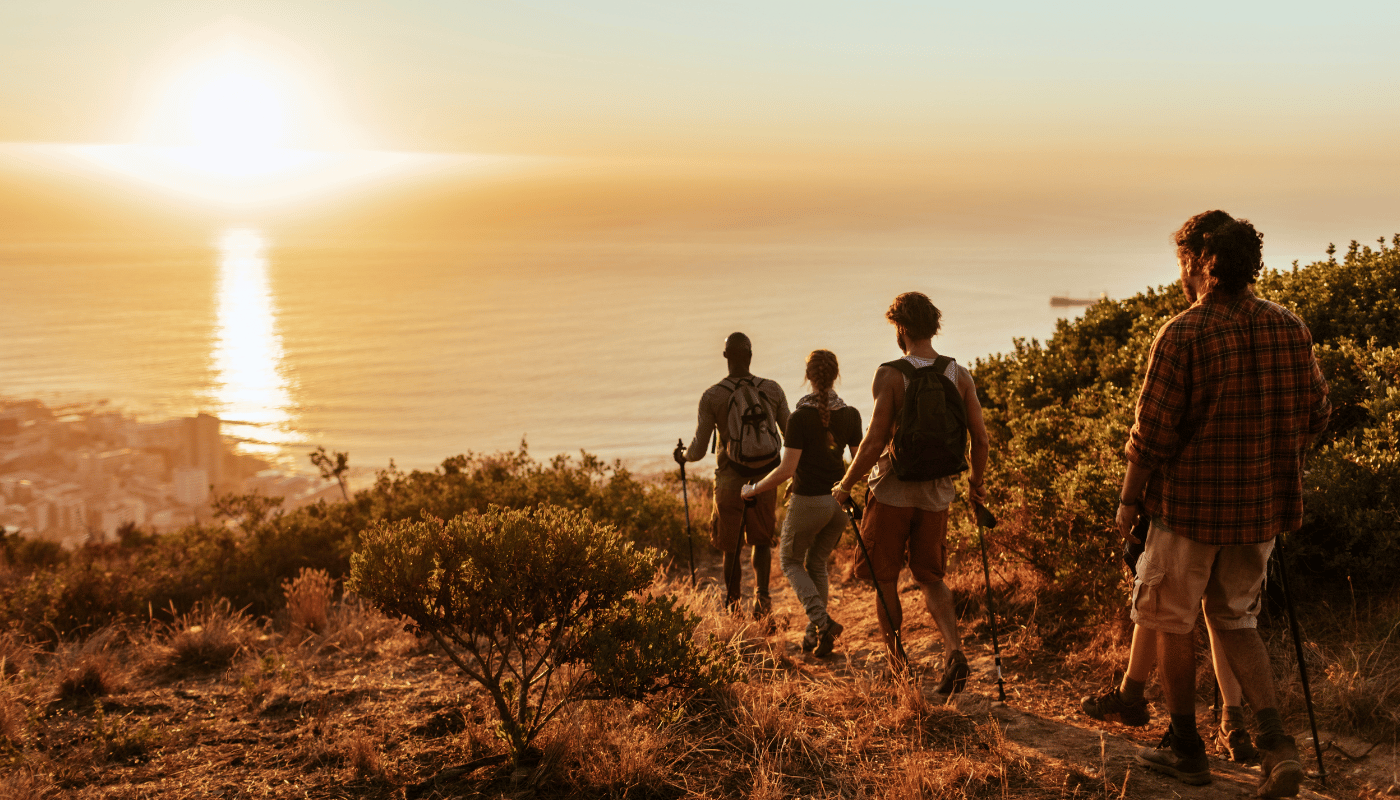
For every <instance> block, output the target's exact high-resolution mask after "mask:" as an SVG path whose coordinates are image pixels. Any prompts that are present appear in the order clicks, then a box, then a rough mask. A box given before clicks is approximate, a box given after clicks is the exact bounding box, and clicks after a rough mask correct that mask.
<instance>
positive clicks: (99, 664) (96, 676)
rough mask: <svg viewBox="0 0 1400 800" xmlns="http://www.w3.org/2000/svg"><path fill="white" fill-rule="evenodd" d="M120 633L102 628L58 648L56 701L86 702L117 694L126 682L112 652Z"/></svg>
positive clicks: (124, 671)
mask: <svg viewBox="0 0 1400 800" xmlns="http://www.w3.org/2000/svg"><path fill="white" fill-rule="evenodd" d="M120 638H121V632H120V631H118V630H117V629H116V628H104V629H103V630H100V631H98V632H97V633H96V634H94V635H92V636H90V637H88V638H87V639H86V640H85V641H83V642H81V643H77V644H67V645H63V646H61V647H60V649H59V651H58V652H57V653H56V654H55V663H56V664H57V665H58V670H57V671H58V674H59V678H58V687H57V689H58V699H59V700H60V701H72V702H87V701H91V700H94V699H96V698H99V697H106V696H107V695H109V694H113V693H114V692H117V691H119V690H120V689H121V688H122V687H123V685H124V684H125V682H126V668H125V666H124V664H123V663H122V661H121V660H119V659H118V657H117V656H116V655H115V653H114V652H113V650H114V648H115V647H116V646H117V645H118V644H119V640H120Z"/></svg>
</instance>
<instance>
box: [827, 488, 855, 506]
mask: <svg viewBox="0 0 1400 800" xmlns="http://www.w3.org/2000/svg"><path fill="white" fill-rule="evenodd" d="M831 496H832V497H834V498H836V504H837V505H839V506H845V505H846V503H848V502H850V500H851V493H850V492H848V491H846V490H845V489H842V488H841V484H840V483H836V484H834V485H832V487H831Z"/></svg>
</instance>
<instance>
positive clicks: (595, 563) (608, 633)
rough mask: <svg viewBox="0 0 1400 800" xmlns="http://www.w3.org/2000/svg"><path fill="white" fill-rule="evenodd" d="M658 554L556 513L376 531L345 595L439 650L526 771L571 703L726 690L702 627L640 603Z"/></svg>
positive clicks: (665, 607) (427, 521)
mask: <svg viewBox="0 0 1400 800" xmlns="http://www.w3.org/2000/svg"><path fill="white" fill-rule="evenodd" d="M656 559H657V554H656V553H655V552H654V551H642V550H638V549H637V548H635V547H633V545H632V544H631V543H630V542H628V541H627V540H626V539H625V538H624V537H623V536H622V535H621V534H620V533H619V532H618V531H617V530H616V529H615V528H613V527H612V526H611V525H607V524H602V523H600V522H596V521H594V520H593V519H591V518H590V517H589V516H588V515H586V514H583V513H580V512H577V511H571V510H569V509H566V508H560V507H558V506H551V505H541V506H539V507H538V508H536V509H529V510H518V509H506V508H500V507H495V506H492V507H490V508H488V509H487V510H486V511H485V513H482V514H462V515H459V516H457V517H454V518H453V519H452V520H450V521H448V522H443V521H442V520H440V519H437V518H433V517H427V516H425V518H424V519H422V520H419V521H410V520H400V521H397V522H385V521H379V522H376V523H375V524H374V525H373V526H371V527H370V528H369V529H368V530H366V531H365V532H364V534H363V536H362V537H361V545H360V550H359V551H358V552H356V553H355V555H354V557H353V558H352V561H351V563H352V566H351V575H350V580H349V583H348V585H347V587H346V588H347V589H348V590H349V591H352V592H354V593H356V594H358V595H360V596H361V597H364V598H365V599H367V600H369V601H371V602H373V603H375V604H377V605H378V606H380V607H381V608H382V609H383V610H384V611H385V612H386V613H389V614H393V615H398V616H403V617H406V618H408V619H410V620H412V621H413V623H414V624H415V625H416V626H417V627H418V628H419V629H420V630H421V631H422V632H423V633H426V634H427V635H429V636H431V637H432V638H433V639H434V640H435V641H436V642H437V643H438V645H439V646H441V647H442V649H443V651H444V652H445V653H446V654H447V655H448V656H449V658H451V659H452V661H453V663H454V664H455V665H456V666H457V667H458V669H460V670H461V672H462V673H463V675H465V676H466V677H467V678H468V679H470V680H472V681H475V682H477V683H479V684H481V685H482V686H483V687H485V689H486V690H487V692H488V693H489V694H490V696H491V699H492V701H493V704H494V706H495V708H496V713H497V715H498V716H499V718H500V721H501V728H500V735H501V737H502V738H503V739H504V740H505V741H506V742H507V743H508V744H509V746H510V748H511V751H512V753H513V754H514V755H515V757H516V758H517V759H518V758H519V756H520V755H521V754H522V753H524V752H525V750H526V749H527V748H528V747H529V746H530V743H531V742H532V741H533V740H534V738H535V736H536V735H537V734H538V733H539V731H540V730H541V729H542V728H543V727H544V725H546V724H547V723H548V722H549V721H550V720H551V719H553V718H554V716H555V715H556V714H557V713H558V712H559V711H560V709H562V708H563V707H564V706H566V705H568V704H569V703H572V702H576V701H579V700H584V699H596V698H604V697H612V696H634V697H635V696H641V695H643V694H646V693H649V692H652V691H656V690H658V689H660V688H663V687H666V686H672V685H677V686H704V685H710V684H712V683H715V682H718V681H721V680H724V679H725V678H726V677H727V675H728V674H729V673H728V670H727V669H726V662H725V661H724V659H723V658H721V657H720V656H719V655H718V654H717V652H716V651H714V650H713V649H705V648H700V647H698V646H697V645H696V644H695V643H694V641H693V634H694V630H695V625H696V622H697V621H698V620H697V619H696V618H694V617H693V616H690V615H689V614H687V612H686V611H685V609H683V608H681V607H678V606H676V605H675V603H674V601H673V600H671V599H670V598H658V597H651V596H648V595H645V594H642V592H643V591H644V590H645V589H646V588H647V587H648V586H649V585H650V584H651V582H652V580H653V578H654V575H655V563H656Z"/></svg>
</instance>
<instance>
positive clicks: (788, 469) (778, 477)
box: [739, 447, 802, 500]
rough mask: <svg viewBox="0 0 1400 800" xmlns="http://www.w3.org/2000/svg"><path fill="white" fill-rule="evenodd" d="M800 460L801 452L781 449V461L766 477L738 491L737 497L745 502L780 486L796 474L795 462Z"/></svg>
mask: <svg viewBox="0 0 1400 800" xmlns="http://www.w3.org/2000/svg"><path fill="white" fill-rule="evenodd" d="M800 460H802V451H801V450H797V449H795V448H792V447H784V448H783V460H782V461H779V462H778V466H776V467H774V468H773V469H772V471H770V472H769V473H768V474H767V475H764V476H763V477H762V478H760V479H759V480H758V481H757V482H755V483H752V484H749V485H747V486H745V487H744V488H742V489H740V490H739V496H740V497H743V498H744V499H745V500H747V499H748V498H750V497H753V496H755V495H760V494H763V493H764V492H767V491H769V490H772V489H776V488H778V487H779V486H781V485H782V483H783V481H785V480H787V479H789V478H791V477H792V476H793V475H796V474H797V462H798V461H800Z"/></svg>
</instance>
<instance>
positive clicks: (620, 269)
mask: <svg viewBox="0 0 1400 800" xmlns="http://www.w3.org/2000/svg"><path fill="white" fill-rule="evenodd" d="M1151 245H1152V246H1146V247H1144V246H1141V245H1135V244H1133V243H1124V244H1121V245H1117V246H1115V245H1112V244H1111V243H1110V245H1108V246H1104V245H1103V243H1102V242H1099V246H1098V247H1096V248H1095V250H1094V251H1093V252H1086V251H1085V250H1084V249H1082V248H1079V247H1075V246H1073V245H1071V244H1065V245H1063V246H1055V245H1054V243H1053V242H1052V243H1048V244H1047V243H1046V242H1045V241H1044V240H1036V241H1034V242H1024V243H1021V244H1014V243H1013V244H1008V245H1004V246H1000V247H987V246H983V245H979V246H977V247H972V246H964V245H960V244H959V243H958V242H957V241H956V239H955V238H951V237H947V236H943V237H941V238H937V237H933V236H932V235H930V236H927V237H920V236H919V235H913V234H907V235H901V236H898V237H894V236H874V235H872V236H866V237H846V238H843V239H836V238H834V237H832V238H830V239H829V240H827V241H822V242H819V243H814V242H811V241H802V240H795V239H784V238H783V237H781V236H771V237H768V238H766V239H763V240H753V239H750V240H747V241H731V242H727V243H716V242H713V241H708V242H707V241H704V237H695V239H694V240H687V241H679V240H670V241H657V240H650V241H642V240H632V241H628V240H623V239H617V240H606V239H598V238H594V239H592V240H589V241H577V242H553V243H549V244H541V243H531V242H494V243H481V242H471V243H439V244H432V245H426V244H419V243H414V242H408V241H401V242H383V243H380V244H377V245H356V246H354V247H351V246H338V245H328V244H324V243H323V244H309V243H299V242H297V241H294V240H282V239H279V238H278V235H277V234H276V233H275V232H273V231H267V230H260V229H258V228H255V227H236V226H235V227H231V228H229V229H211V230H210V231H209V236H208V241H207V242H199V243H195V244H182V245H175V244H162V243H160V242H155V243H143V244H140V245H133V244H131V243H125V244H111V243H103V242H85V243H82V244H64V243H47V244H33V243H28V244H24V243H9V244H5V243H3V242H0V272H2V273H3V280H4V293H3V294H4V302H3V313H0V394H4V395H7V396H10V397H35V396H37V397H41V398H46V399H50V400H62V399H80V398H81V399H94V398H107V399H110V400H111V401H112V402H113V403H115V404H117V405H118V406H119V407H122V408H124V409H127V410H129V411H131V412H132V413H134V414H137V415H140V416H143V417H149V418H160V417H165V416H173V415H178V414H190V413H193V412H195V411H199V410H205V411H209V412H211V413H215V414H217V415H219V416H221V417H222V418H223V419H225V420H228V421H230V422H231V423H232V424H229V425H227V426H226V432H228V433H231V434H233V435H236V436H239V437H240V438H241V443H240V447H241V448H242V449H244V450H246V451H250V452H257V453H261V454H263V455H265V456H267V457H269V458H271V459H272V460H274V461H277V462H279V463H281V464H282V465H284V466H297V467H301V468H303V469H304V468H306V467H307V460H306V457H305V454H306V452H307V451H308V450H309V449H312V448H314V447H315V446H316V445H324V446H326V447H327V448H328V449H332V450H345V451H348V452H349V453H350V456H351V463H352V464H353V465H357V466H359V467H361V468H382V467H384V466H386V465H387V464H388V462H389V460H390V459H391V458H392V459H394V460H395V462H396V463H397V464H398V465H399V466H400V467H404V468H430V467H432V466H434V465H436V464H438V463H439V462H441V460H442V459H443V458H444V457H447V456H449V455H452V454H456V453H460V452H465V451H476V452H490V451H495V450H498V449H503V448H512V447H514V446H516V445H517V444H518V443H519V441H520V440H521V438H522V437H527V438H528V440H529V445H530V449H531V451H532V452H533V453H534V454H536V455H537V456H540V457H548V456H551V455H553V454H555V453H560V452H570V453H573V452H577V451H578V450H580V449H584V450H588V451H589V452H592V453H596V454H598V455H601V456H603V457H605V458H608V459H612V458H622V459H624V460H627V461H628V462H629V463H631V464H633V465H634V466H636V467H638V468H642V469H646V468H651V467H657V466H661V465H663V464H665V463H666V456H667V453H668V452H669V451H670V449H671V448H672V447H674V445H675V443H676V439H677V438H684V439H685V440H686V441H689V438H690V436H691V434H692V432H693V430H694V424H695V423H694V414H695V406H696V402H697V400H698V398H699V396H700V393H701V392H702V391H703V390H704V389H705V388H706V387H707V386H709V385H710V384H711V383H713V382H714V381H716V380H718V379H719V378H721V377H722V376H723V375H724V371H725V365H724V361H723V359H722V357H721V355H720V351H721V349H722V340H723V339H724V337H725V336H726V335H727V334H728V333H730V332H731V331H735V330H742V331H745V332H746V333H748V334H749V336H750V337H751V338H752V339H753V342H754V346H755V358H754V365H753V368H754V371H755V372H756V373H757V374H760V375H763V376H766V377H770V378H773V379H775V380H777V381H778V382H779V383H781V384H782V386H783V387H784V389H785V390H786V391H787V393H788V398H789V402H793V401H795V400H796V399H797V398H798V397H799V396H801V394H802V393H803V392H804V389H803V387H802V386H801V377H802V369H803V360H804V358H805V356H806V354H807V353H808V352H809V351H810V350H812V349H813V348H817V347H824V348H828V349H831V350H833V351H835V352H836V353H837V355H838V357H839V358H840V360H841V366H842V373H843V382H842V383H841V384H840V385H839V387H838V390H839V391H840V392H841V393H842V395H843V396H844V397H845V398H846V399H847V401H848V402H851V403H852V404H853V405H855V406H856V407H857V408H859V409H860V410H861V412H862V414H863V416H865V417H866V418H867V419H868V416H869V412H870V407H871V400H870V397H869V381H870V377H871V375H872V373H873V370H874V369H875V367H876V366H877V365H878V364H879V363H880V362H881V361H884V360H888V359H890V358H893V357H896V356H897V355H898V352H897V350H896V348H895V344H894V334H893V330H892V328H891V327H890V326H889V325H888V324H887V323H886V322H885V321H884V319H883V312H884V310H885V308H886V307H887V306H888V304H889V302H890V300H891V299H892V298H893V297H894V295H896V294H897V293H899V292H901V291H906V290H919V291H924V292H926V293H928V294H929V295H930V296H931V297H932V298H934V301H935V303H937V304H938V305H939V306H940V308H942V309H943V311H944V333H943V334H942V335H941V336H940V337H939V338H937V339H935V342H934V345H935V347H937V348H938V349H939V350H940V351H942V352H945V353H948V354H950V355H953V356H954V357H956V358H958V359H959V360H961V361H963V362H964V363H967V364H970V363H971V362H972V361H973V360H974V359H975V358H977V357H979V356H985V355H986V354H988V353H992V352H997V351H1005V350H1008V349H1010V348H1011V345H1012V339H1013V337H1041V338H1043V337H1045V336H1047V335H1049V334H1050V333H1051V332H1052V331H1053V329H1054V324H1055V321H1056V320H1057V319H1058V318H1059V317H1060V316H1061V315H1062V314H1064V313H1065V311H1064V310H1057V309H1053V308H1051V307H1050V306H1049V303H1048V301H1049V297H1050V296H1051V295H1052V294H1065V293H1069V294H1075V295H1084V294H1089V295H1091V296H1093V295H1097V293H1098V292H1099V291H1108V292H1109V293H1110V294H1113V295H1115V296H1121V295H1122V294H1125V293H1130V292H1134V291H1138V290H1140V289H1141V288H1142V287H1143V286H1145V285H1147V284H1148V283H1161V282H1166V281H1169V280H1171V278H1172V277H1174V276H1173V275H1172V274H1171V268H1172V266H1174V265H1172V264H1170V263H1167V262H1168V257H1167V256H1166V254H1164V253H1162V252H1154V251H1161V250H1165V248H1164V247H1162V246H1161V244H1160V243H1158V242H1153V243H1151ZM1069 313H1076V312H1075V311H1074V310H1071V311H1070V312H1069Z"/></svg>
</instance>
